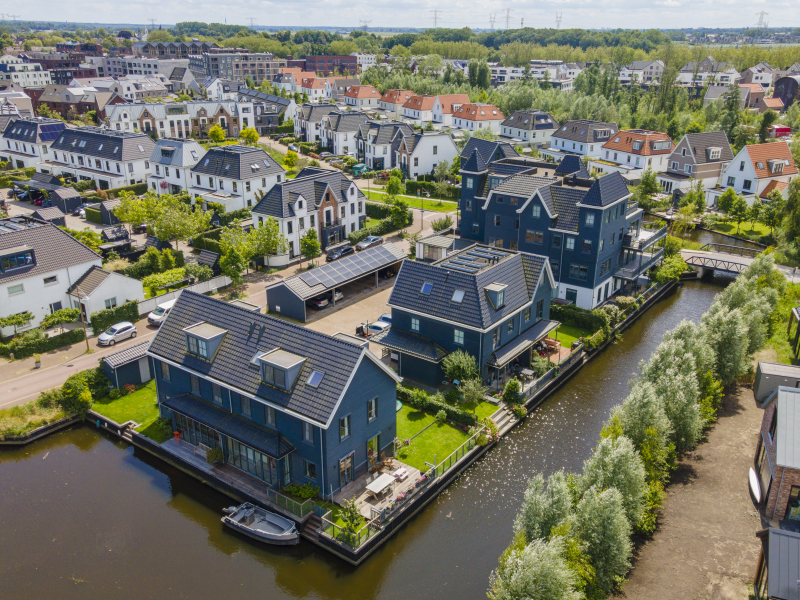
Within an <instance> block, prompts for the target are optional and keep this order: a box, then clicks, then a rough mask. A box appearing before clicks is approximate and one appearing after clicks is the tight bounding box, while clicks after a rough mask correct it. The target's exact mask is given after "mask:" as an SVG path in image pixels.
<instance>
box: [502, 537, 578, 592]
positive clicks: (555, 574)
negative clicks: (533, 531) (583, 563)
mask: <svg viewBox="0 0 800 600" xmlns="http://www.w3.org/2000/svg"><path fill="white" fill-rule="evenodd" d="M563 554H564V539H563V538H562V537H560V536H556V537H554V538H553V539H551V540H547V541H545V540H536V541H534V542H532V543H530V544H528V545H527V546H525V547H523V548H515V549H513V550H512V551H511V552H510V553H509V555H508V556H505V557H504V559H503V560H502V564H501V565H500V566H498V568H497V569H495V570H494V571H492V574H491V577H490V580H489V591H488V593H487V596H488V597H489V598H490V600H553V599H555V598H558V599H559V600H581V599H582V598H583V597H584V596H583V594H582V593H580V592H579V591H577V590H576V589H575V588H576V586H577V585H578V576H577V575H576V573H575V571H574V570H572V569H571V568H570V567H569V565H568V564H567V562H566V561H565V559H564V556H563Z"/></svg>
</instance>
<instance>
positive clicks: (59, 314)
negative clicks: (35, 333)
mask: <svg viewBox="0 0 800 600" xmlns="http://www.w3.org/2000/svg"><path fill="white" fill-rule="evenodd" d="M80 316H81V311H80V309H79V308H60V309H59V310H56V311H54V312H52V313H50V314H49V315H47V316H46V317H45V318H44V319H42V322H41V323H40V324H39V326H40V327H41V328H42V329H50V328H51V327H55V326H58V327H59V329H60V330H62V331H63V327H61V326H62V325H63V324H64V323H72V322H73V321H77V320H78V319H79V318H80Z"/></svg>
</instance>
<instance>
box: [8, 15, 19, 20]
mask: <svg viewBox="0 0 800 600" xmlns="http://www.w3.org/2000/svg"><path fill="white" fill-rule="evenodd" d="M6 16H7V17H11V18H12V19H14V21H16V20H17V17H19V15H6Z"/></svg>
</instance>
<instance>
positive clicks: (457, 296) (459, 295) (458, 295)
mask: <svg viewBox="0 0 800 600" xmlns="http://www.w3.org/2000/svg"><path fill="white" fill-rule="evenodd" d="M463 300H464V290H456V291H455V292H453V302H455V303H456V304H461V302H462V301H463Z"/></svg>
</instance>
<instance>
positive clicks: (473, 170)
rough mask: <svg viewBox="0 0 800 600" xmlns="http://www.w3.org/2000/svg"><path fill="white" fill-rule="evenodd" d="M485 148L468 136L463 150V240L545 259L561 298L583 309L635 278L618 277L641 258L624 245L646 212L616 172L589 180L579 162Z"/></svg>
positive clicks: (635, 234) (487, 145) (486, 144)
mask: <svg viewBox="0 0 800 600" xmlns="http://www.w3.org/2000/svg"><path fill="white" fill-rule="evenodd" d="M490 145H494V146H499V144H497V143H496V142H487V141H485V140H476V139H474V138H473V139H471V140H470V141H469V142H468V143H467V145H466V146H465V148H464V150H463V152H462V154H461V176H462V193H461V200H460V208H461V236H462V237H463V238H467V239H471V240H475V241H476V242H478V243H482V244H487V245H489V246H494V247H497V248H505V249H510V250H520V251H523V252H529V253H532V254H539V255H543V256H546V257H548V259H549V260H550V264H551V267H552V271H553V276H554V278H555V280H556V282H557V284H558V288H559V297H560V298H564V299H567V300H571V301H573V302H575V303H576V304H578V305H579V306H581V307H584V308H593V307H594V306H596V305H597V304H599V303H600V302H602V301H604V300H605V299H606V298H608V297H609V296H610V295H611V294H613V293H614V291H615V290H617V289H619V288H620V286H621V284H622V283H623V280H632V279H635V277H636V276H638V275H637V274H634V275H633V276H630V275H629V274H628V273H627V271H626V277H625V278H623V277H622V276H621V275H620V270H621V269H623V268H624V267H626V266H628V265H630V264H631V263H632V261H635V260H638V254H637V253H636V252H635V251H634V250H633V249H632V248H631V247H630V244H629V242H630V240H631V239H637V238H638V237H639V235H640V232H641V229H642V216H643V211H642V210H641V209H639V207H638V205H636V204H635V203H632V202H630V201H629V198H630V196H631V194H630V192H629V191H628V188H627V185H626V184H625V181H624V179H623V178H622V177H621V176H620V175H619V174H618V173H613V174H609V175H607V176H605V177H602V178H600V179H597V180H594V179H591V178H589V177H586V174H585V169H584V168H583V165H582V164H580V161H579V160H574V159H572V158H570V159H569V160H567V159H565V161H564V163H563V164H564V165H565V166H564V167H562V166H561V165H559V166H555V165H552V164H550V163H545V162H542V161H536V160H532V159H526V158H522V157H519V156H507V155H506V154H505V153H503V152H500V151H498V149H492V148H491V147H490ZM486 156H488V157H490V158H489V159H488V160H487V159H486V158H485V157H486ZM498 156H500V157H501V158H497V157H498ZM567 163H569V168H567V166H566V165H567ZM573 163H574V164H573ZM570 171H571V172H570ZM636 264H639V263H636ZM615 274H616V275H615Z"/></svg>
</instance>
